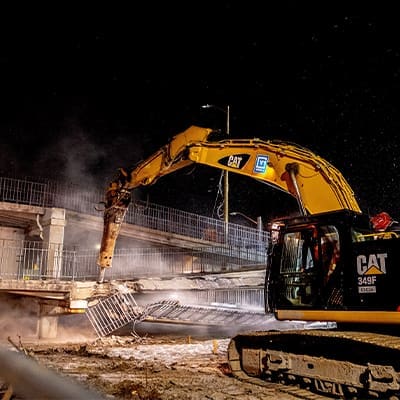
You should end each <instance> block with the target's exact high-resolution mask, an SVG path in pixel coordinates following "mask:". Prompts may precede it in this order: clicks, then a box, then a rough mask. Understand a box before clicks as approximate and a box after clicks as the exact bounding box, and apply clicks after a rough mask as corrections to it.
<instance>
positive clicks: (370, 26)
mask: <svg viewBox="0 0 400 400" xmlns="http://www.w3.org/2000/svg"><path fill="white" fill-rule="evenodd" d="M274 3H275V2H274ZM277 3H279V5H274V6H271V5H269V3H268V2H252V1H246V2H240V1H239V2H230V1H220V2H217V1H214V2H206V1H202V2H196V1H194V2H160V3H158V2H146V5H140V6H138V5H137V4H136V2H135V3H132V4H131V7H126V8H124V7H122V6H118V5H115V6H109V5H108V6H104V8H103V9H99V7H100V6H99V5H98V4H96V7H93V8H92V9H90V10H89V9H87V10H83V9H81V8H78V7H76V6H74V5H73V3H68V7H65V8H64V9H63V8H62V7H61V6H60V7H59V9H55V8H54V7H53V8H50V9H46V10H43V13H41V10H38V9H37V8H35V9H34V10H32V13H31V12H30V10H26V9H24V13H18V12H15V13H13V14H12V15H10V16H8V14H6V13H4V12H3V13H2V18H3V21H2V27H1V30H0V33H1V36H0V38H1V42H0V45H1V47H0V71H1V75H0V99H1V109H0V132H1V148H2V157H1V161H0V169H1V172H2V176H7V175H14V174H17V175H19V176H41V177H44V178H60V179H64V180H69V181H72V182H82V181H87V182H93V183H95V184H96V185H100V186H101V185H104V186H105V185H106V184H107V182H108V180H109V178H110V177H112V176H113V174H114V172H115V170H116V168H117V167H119V166H127V165H133V164H135V163H137V162H138V161H140V160H141V159H142V158H145V157H147V156H148V155H150V154H151V153H152V152H154V151H156V150H157V149H158V148H159V147H160V146H161V145H163V144H165V143H166V142H167V141H168V140H169V139H170V138H171V137H172V136H173V135H175V134H176V133H179V132H181V131H183V130H184V129H186V128H187V127H189V126H190V125H192V124H198V125H202V126H209V127H213V128H214V127H215V128H224V127H225V115H224V114H223V113H221V112H218V111H216V110H202V109H201V108H200V106H201V105H202V104H205V103H212V104H216V105H219V106H221V107H223V106H225V105H227V104H229V105H230V107H231V134H232V136H234V137H243V138H245V137H259V138H263V139H280V140H288V141H293V142H296V143H298V144H300V145H302V146H305V147H309V148H310V149H311V150H313V151H314V152H316V153H317V154H319V155H321V156H322V157H324V158H326V159H327V160H328V161H330V162H331V163H332V164H333V165H335V166H336V167H337V168H338V169H339V170H340V171H341V172H342V174H343V175H344V176H345V177H346V179H347V180H348V181H349V183H350V184H351V186H352V187H353V189H354V191H355V193H356V195H357V198H358V200H359V202H360V205H361V207H362V208H363V210H364V211H367V212H371V213H375V212H379V211H382V210H385V211H388V212H389V213H391V214H392V215H393V216H394V217H395V218H400V207H399V205H400V191H399V189H398V186H399V172H400V158H399V137H400V132H399V128H400V112H399V111H400V100H399V99H400V35H399V33H400V28H399V27H400V24H399V23H398V14H397V11H396V9H395V7H394V2H393V7H391V3H388V2H379V3H375V5H373V6H370V7H369V8H368V7H367V6H366V3H365V2H351V1H349V2H343V3H340V2H337V1H327V2H321V1H320V2H317V1H303V2H301V1H282V2H277ZM377 4H379V5H377ZM190 172H192V173H191V174H189V173H188V172H187V171H180V172H178V173H176V174H174V175H173V176H172V175H171V176H169V177H165V178H162V180H160V181H159V182H158V183H157V184H156V185H155V186H154V187H151V188H148V189H146V190H144V191H143V192H141V194H140V195H146V194H148V195H149V200H150V201H151V202H154V203H159V204H166V205H170V206H175V205H176V206H177V207H179V208H182V207H183V206H185V207H186V208H188V211H195V210H200V211H202V212H204V213H205V214H208V215H210V209H211V208H212V206H213V202H214V199H215V195H216V184H217V181H218V178H219V171H214V170H213V171H209V170H204V168H201V167H200V166H199V167H196V169H195V171H194V172H193V171H190ZM232 179H233V180H232V182H231V198H232V200H231V202H232V206H231V207H232V208H236V209H240V211H243V212H246V214H248V215H250V216H251V217H255V216H256V215H264V216H268V215H274V214H279V213H280V211H279V210H278V209H277V208H276V203H277V202H279V203H282V202H284V203H285V202H286V200H282V198H281V196H282V195H281V194H277V193H275V192H274V191H271V189H268V190H267V189H265V188H262V190H261V189H259V187H260V186H259V185H258V186H255V187H253V186H254V182H248V180H246V182H245V183H243V181H242V180H240V179H237V181H235V179H236V178H232ZM199 204H201V207H199ZM290 206H291V199H290V200H289V201H288V207H290ZM190 208H195V210H190Z"/></svg>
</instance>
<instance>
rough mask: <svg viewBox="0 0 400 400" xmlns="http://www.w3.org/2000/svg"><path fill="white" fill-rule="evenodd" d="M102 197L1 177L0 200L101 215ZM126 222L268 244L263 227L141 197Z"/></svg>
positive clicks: (93, 192)
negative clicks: (169, 205) (221, 219)
mask: <svg viewBox="0 0 400 400" xmlns="http://www.w3.org/2000/svg"><path fill="white" fill-rule="evenodd" d="M103 199H104V193H103V192H101V191H100V190H92V189H88V188H87V187H81V186H79V185H75V184H60V183H57V182H54V181H43V182H34V181H31V180H28V179H15V178H5V177H0V201H6V202H12V203H20V204H29V205H36V206H42V207H58V208H65V209H67V210H72V211H76V212H81V213H84V214H89V215H97V216H101V217H102V213H101V212H99V211H97V210H96V206H97V205H98V204H99V203H100V202H101V201H103ZM125 222H126V223H128V224H134V225H139V226H143V227H146V228H150V229H155V230H158V231H162V232H169V233H174V234H178V235H182V236H188V237H191V238H196V239H205V240H209V241H211V242H216V243H224V244H225V245H229V246H235V247H244V248H255V247H262V248H265V247H266V246H267V245H268V233H267V232H265V231H260V230H257V229H254V228H249V227H245V226H242V225H238V224H232V223H228V229H226V223H225V222H224V221H220V220H218V219H214V218H209V217H206V216H202V215H198V214H194V213H189V212H185V211H181V210H177V209H174V208H170V207H165V206H162V205H158V204H154V203H148V202H144V201H142V200H136V201H134V202H133V203H132V204H131V205H130V207H129V208H128V211H127V213H126V217H125ZM226 234H227V236H226Z"/></svg>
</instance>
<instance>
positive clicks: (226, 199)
mask: <svg viewBox="0 0 400 400" xmlns="http://www.w3.org/2000/svg"><path fill="white" fill-rule="evenodd" d="M201 107H202V108H215V109H216V110H219V111H222V112H223V113H225V114H226V134H227V135H228V136H229V135H230V106H229V105H227V106H226V108H221V107H219V106H216V105H214V104H204V105H203V106H201ZM224 221H225V222H226V224H228V222H229V173H228V171H224ZM226 229H228V225H226Z"/></svg>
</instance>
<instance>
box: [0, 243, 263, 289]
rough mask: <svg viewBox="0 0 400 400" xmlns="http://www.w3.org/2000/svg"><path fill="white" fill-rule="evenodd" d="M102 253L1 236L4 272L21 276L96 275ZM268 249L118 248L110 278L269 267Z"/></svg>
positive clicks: (108, 273)
mask: <svg viewBox="0 0 400 400" xmlns="http://www.w3.org/2000/svg"><path fill="white" fill-rule="evenodd" d="M97 255H98V253H97V252H96V251H95V250H87V249H72V250H71V249H64V248H63V247H62V246H61V245H52V244H48V243H44V242H41V241H25V240H22V241H21V240H11V239H10V240H5V239H3V240H0V277H1V278H2V279H17V280H42V279H46V280H52V279H55V280H67V281H68V280H96V279H97V277H98V275H99V270H98V267H97V265H96V260H97ZM265 264H266V253H265V252H263V253H259V252H256V251H254V250H250V249H243V248H242V249H237V248H234V247H215V246H212V247H205V248H196V249H180V248H130V249H117V250H116V252H115V255H114V258H113V266H112V268H110V269H108V270H106V275H105V277H106V279H110V280H132V279H137V278H145V277H154V276H157V277H176V276H184V275H191V274H194V275H199V274H218V273H222V272H224V273H225V272H238V271H243V270H250V269H251V270H254V269H265Z"/></svg>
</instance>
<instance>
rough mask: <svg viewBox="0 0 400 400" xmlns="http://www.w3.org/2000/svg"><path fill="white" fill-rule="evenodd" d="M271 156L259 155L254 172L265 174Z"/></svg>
mask: <svg viewBox="0 0 400 400" xmlns="http://www.w3.org/2000/svg"><path fill="white" fill-rule="evenodd" d="M268 160H269V156H263V155H258V156H257V158H256V163H255V165H254V169H253V172H257V173H258V174H264V173H265V171H266V170H267V167H268Z"/></svg>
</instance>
